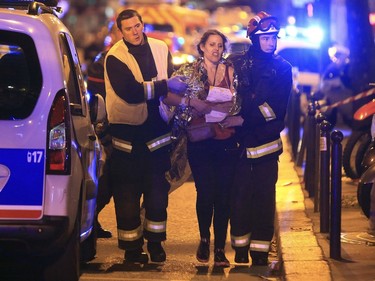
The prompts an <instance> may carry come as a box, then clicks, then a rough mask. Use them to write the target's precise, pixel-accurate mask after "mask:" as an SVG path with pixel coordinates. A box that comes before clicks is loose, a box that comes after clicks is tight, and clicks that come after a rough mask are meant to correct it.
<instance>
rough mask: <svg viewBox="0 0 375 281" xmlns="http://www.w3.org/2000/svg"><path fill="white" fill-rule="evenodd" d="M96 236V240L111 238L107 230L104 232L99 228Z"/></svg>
mask: <svg viewBox="0 0 375 281" xmlns="http://www.w3.org/2000/svg"><path fill="white" fill-rule="evenodd" d="M96 235H97V237H98V238H112V233H111V232H110V231H109V230H105V229H103V228H101V227H98V229H97V231H96Z"/></svg>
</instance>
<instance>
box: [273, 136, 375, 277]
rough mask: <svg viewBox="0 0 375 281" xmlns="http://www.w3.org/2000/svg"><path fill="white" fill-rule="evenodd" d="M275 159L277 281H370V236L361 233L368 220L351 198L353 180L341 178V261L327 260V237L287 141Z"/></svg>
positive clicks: (373, 244) (373, 271)
mask: <svg viewBox="0 0 375 281" xmlns="http://www.w3.org/2000/svg"><path fill="white" fill-rule="evenodd" d="M283 144H284V153H283V154H282V155H281V156H280V165H279V180H278V183H277V192H276V208H277V214H276V223H277V226H276V229H277V230H276V234H277V239H278V242H277V245H278V255H279V260H281V261H282V264H283V266H282V268H283V279H284V280H287V281H294V280H296V281H301V280H304V281H305V280H314V281H315V280H320V281H326V280H334V281H340V280H361V281H362V280H363V281H367V280H368V281H374V280H375V237H374V236H371V235H369V234H367V232H366V231H367V227H368V220H367V218H366V217H365V216H364V215H363V214H362V212H361V209H360V207H359V206H358V202H357V199H356V192H357V182H354V181H353V180H351V179H348V178H345V177H343V179H342V209H341V259H339V260H335V259H332V258H330V241H329V234H327V233H320V213H319V212H314V202H313V198H309V197H308V193H307V191H306V190H305V189H304V186H303V183H302V180H303V172H302V170H301V169H298V168H296V167H295V164H294V162H293V160H292V156H291V155H292V152H291V147H290V145H289V142H288V140H287V137H286V136H285V135H284V136H283Z"/></svg>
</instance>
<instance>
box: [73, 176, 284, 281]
mask: <svg viewBox="0 0 375 281" xmlns="http://www.w3.org/2000/svg"><path fill="white" fill-rule="evenodd" d="M195 198H196V192H195V186H194V183H193V182H186V183H185V184H184V185H182V186H181V187H179V188H178V189H177V190H175V191H173V192H172V193H171V194H170V196H169V207H168V222H167V241H166V242H165V243H164V249H165V250H166V252H167V261H166V262H165V263H164V264H156V263H149V264H147V265H144V266H141V265H134V264H125V263H124V262H123V257H124V251H123V250H120V249H119V248H118V247H117V233H116V220H115V212H114V206H113V201H111V203H110V204H108V205H107V206H106V207H105V209H104V210H103V211H102V212H101V213H100V217H99V221H100V223H101V224H102V226H103V227H104V228H106V229H109V230H110V231H112V233H113V238H110V239H99V240H98V248H97V256H96V258H95V259H94V260H93V261H91V262H90V263H88V264H86V265H85V266H84V267H82V274H81V278H80V281H97V280H100V281H115V280H123V281H125V280H138V281H148V280H173V281H182V280H195V281H200V280H213V281H215V280H227V281H228V280H229V281H230V280H233V281H241V280H247V281H251V280H281V278H280V272H279V271H278V270H277V268H278V265H279V263H278V261H277V253H276V251H273V252H272V253H270V261H271V262H272V264H271V266H270V267H267V266H261V267H259V266H258V267H253V266H250V265H249V264H246V265H237V264H235V263H234V252H233V250H232V249H231V247H230V242H229V237H228V239H227V246H226V252H227V254H226V255H227V258H228V259H229V260H230V262H231V266H230V267H229V268H224V269H223V268H215V267H214V266H213V254H212V253H213V249H212V250H211V259H210V262H209V263H208V264H202V263H199V262H198V261H197V260H196V258H195V252H196V249H197V246H198V241H199V233H198V224H197V219H196V213H195ZM212 244H213V241H211V245H212ZM273 246H274V248H276V245H273ZM144 249H145V250H146V247H144ZM271 268H273V269H271Z"/></svg>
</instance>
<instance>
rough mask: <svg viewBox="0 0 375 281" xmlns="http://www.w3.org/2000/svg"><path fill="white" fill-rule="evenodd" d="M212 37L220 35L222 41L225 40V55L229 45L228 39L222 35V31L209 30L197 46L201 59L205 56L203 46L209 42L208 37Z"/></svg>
mask: <svg viewBox="0 0 375 281" xmlns="http://www.w3.org/2000/svg"><path fill="white" fill-rule="evenodd" d="M211 35H219V36H220V37H221V38H222V39H223V45H224V53H225V52H226V51H227V49H228V48H227V44H228V39H227V37H226V36H225V35H224V34H223V33H221V32H220V31H218V30H216V29H209V30H207V31H206V32H205V33H204V34H203V35H202V37H201V40H200V41H199V43H198V45H197V50H198V53H199V55H200V56H201V57H203V54H204V52H203V51H202V49H201V45H204V44H206V42H207V40H208V37H210V36H211Z"/></svg>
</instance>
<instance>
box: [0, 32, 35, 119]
mask: <svg viewBox="0 0 375 281" xmlns="http://www.w3.org/2000/svg"><path fill="white" fill-rule="evenodd" d="M41 88H42V74H41V69H40V65H39V61H38V55H37V52H36V49H35V45H34V42H33V40H32V39H31V38H30V37H29V36H28V35H25V34H21V33H15V32H7V31H0V120H19V119H25V118H27V117H28V116H30V114H31V113H32V112H33V110H34V108H35V105H36V103H37V100H38V98H39V95H40V91H41Z"/></svg>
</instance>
